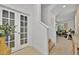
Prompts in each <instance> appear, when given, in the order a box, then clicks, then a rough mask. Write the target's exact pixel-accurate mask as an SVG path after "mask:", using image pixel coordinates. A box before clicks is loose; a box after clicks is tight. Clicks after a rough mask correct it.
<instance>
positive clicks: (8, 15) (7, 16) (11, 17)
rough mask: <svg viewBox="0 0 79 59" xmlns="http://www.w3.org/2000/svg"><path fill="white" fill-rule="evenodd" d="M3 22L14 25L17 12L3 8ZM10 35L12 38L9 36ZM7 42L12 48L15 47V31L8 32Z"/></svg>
mask: <svg viewBox="0 0 79 59" xmlns="http://www.w3.org/2000/svg"><path fill="white" fill-rule="evenodd" d="M2 24H4V25H6V24H7V25H9V26H14V24H15V13H14V12H9V11H7V10H2ZM9 36H10V38H9ZM6 37H7V38H6V44H7V46H8V47H10V48H14V47H15V33H13V34H11V35H10V34H9V35H7V34H6Z"/></svg>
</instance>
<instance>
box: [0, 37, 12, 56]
mask: <svg viewBox="0 0 79 59" xmlns="http://www.w3.org/2000/svg"><path fill="white" fill-rule="evenodd" d="M9 54H11V49H10V48H9V47H7V45H6V42H5V37H0V55H9Z"/></svg>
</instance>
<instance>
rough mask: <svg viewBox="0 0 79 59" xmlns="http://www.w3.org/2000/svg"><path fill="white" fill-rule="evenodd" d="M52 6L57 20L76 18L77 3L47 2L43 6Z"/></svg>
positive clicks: (52, 11)
mask: <svg viewBox="0 0 79 59" xmlns="http://www.w3.org/2000/svg"><path fill="white" fill-rule="evenodd" d="M46 6H47V8H48V7H49V8H50V6H52V8H51V11H50V12H51V13H52V14H53V15H55V16H56V21H57V22H59V21H63V20H71V19H74V16H75V12H76V9H77V6H78V5H77V4H45V5H43V8H46Z"/></svg>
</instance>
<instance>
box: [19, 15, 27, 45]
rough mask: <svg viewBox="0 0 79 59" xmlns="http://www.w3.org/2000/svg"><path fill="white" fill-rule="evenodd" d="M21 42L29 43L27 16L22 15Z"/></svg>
mask: <svg viewBox="0 0 79 59" xmlns="http://www.w3.org/2000/svg"><path fill="white" fill-rule="evenodd" d="M20 32H21V34H20V44H21V45H23V44H26V43H27V16H24V15H20Z"/></svg>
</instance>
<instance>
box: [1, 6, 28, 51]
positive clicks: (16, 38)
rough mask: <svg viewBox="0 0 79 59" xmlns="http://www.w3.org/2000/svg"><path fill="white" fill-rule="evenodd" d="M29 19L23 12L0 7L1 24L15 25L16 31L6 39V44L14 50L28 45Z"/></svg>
mask: <svg viewBox="0 0 79 59" xmlns="http://www.w3.org/2000/svg"><path fill="white" fill-rule="evenodd" d="M27 19H28V16H26V15H24V14H23V13H19V12H17V11H14V10H10V9H8V8H4V7H0V24H8V25H10V26H15V33H13V35H12V36H11V38H10V39H6V44H7V46H8V47H10V48H11V49H12V52H15V51H17V50H19V49H22V48H24V47H26V46H27V45H28V40H27V38H28V37H27V36H28V35H27Z"/></svg>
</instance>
